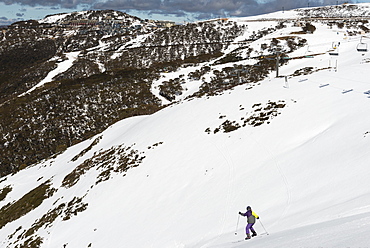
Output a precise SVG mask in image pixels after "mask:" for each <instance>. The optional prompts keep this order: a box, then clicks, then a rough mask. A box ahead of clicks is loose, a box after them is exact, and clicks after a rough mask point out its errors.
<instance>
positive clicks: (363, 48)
mask: <svg viewBox="0 0 370 248" xmlns="http://www.w3.org/2000/svg"><path fill="white" fill-rule="evenodd" d="M357 52H367V43H365V42H362V36H361V40H360V43H358V44H357Z"/></svg>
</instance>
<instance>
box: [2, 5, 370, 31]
mask: <svg viewBox="0 0 370 248" xmlns="http://www.w3.org/2000/svg"><path fill="white" fill-rule="evenodd" d="M343 2H352V3H365V2H370V0H352V1H345V0H340V1H337V0H0V25H5V24H10V23H12V22H15V21H19V20H29V19H41V18H43V17H45V16H46V15H49V14H56V13H66V12H73V11H80V10H89V9H114V10H120V11H123V12H126V13H129V14H131V15H136V16H138V17H140V18H143V19H145V18H150V19H158V20H173V21H176V22H183V21H196V20H204V19H210V18H214V17H237V16H250V15H257V14H263V13H268V12H273V11H277V10H282V9H283V8H284V9H285V10H288V9H293V8H300V7H313V6H319V5H333V4H341V3H343Z"/></svg>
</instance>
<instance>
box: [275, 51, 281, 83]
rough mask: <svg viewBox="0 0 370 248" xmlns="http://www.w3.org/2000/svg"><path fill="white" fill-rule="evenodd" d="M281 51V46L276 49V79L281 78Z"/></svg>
mask: <svg viewBox="0 0 370 248" xmlns="http://www.w3.org/2000/svg"><path fill="white" fill-rule="evenodd" d="M280 49H281V47H280V46H277V47H276V48H275V54H276V66H275V70H276V77H279V65H280Z"/></svg>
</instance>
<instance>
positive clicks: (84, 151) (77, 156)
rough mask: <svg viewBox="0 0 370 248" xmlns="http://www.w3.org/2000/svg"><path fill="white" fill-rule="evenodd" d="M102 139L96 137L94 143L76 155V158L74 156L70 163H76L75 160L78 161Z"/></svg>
mask: <svg viewBox="0 0 370 248" xmlns="http://www.w3.org/2000/svg"><path fill="white" fill-rule="evenodd" d="M102 138H103V136H99V137H97V138H96V139H94V141H93V142H92V143H91V144H90V145H89V146H88V147H87V148H85V149H83V150H82V151H81V152H80V153H79V154H77V155H76V156H74V157H73V158H72V160H71V161H73V162H74V161H76V160H77V159H79V158H80V157H82V156H84V155H85V154H86V153H87V152H89V151H90V150H91V149H92V148H93V147H94V146H96V145H97V144H98V143H99V141H100V140H101V139H102Z"/></svg>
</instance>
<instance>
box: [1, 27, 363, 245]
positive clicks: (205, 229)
mask: <svg viewBox="0 0 370 248" xmlns="http://www.w3.org/2000/svg"><path fill="white" fill-rule="evenodd" d="M256 25H257V24H256ZM258 25H261V24H258ZM317 28H318V29H317V32H315V33H314V34H312V35H311V36H309V35H303V36H307V37H305V38H307V40H308V44H309V45H311V44H312V46H310V47H309V49H308V47H307V46H306V47H304V48H301V50H297V51H295V55H296V56H301V55H302V54H305V53H306V52H307V50H309V51H310V52H312V54H316V53H321V52H323V51H324V53H323V54H321V55H317V56H314V58H305V59H299V60H291V61H290V62H289V63H288V64H287V65H284V66H282V67H281V68H280V75H282V76H287V81H285V78H284V77H282V78H275V77H274V75H275V73H274V72H272V73H271V76H270V77H268V78H266V79H265V80H263V81H261V82H260V83H259V84H257V85H255V86H253V87H252V88H251V89H250V88H249V87H247V86H246V85H242V86H238V87H236V88H234V89H233V90H231V91H227V92H225V93H224V94H222V95H218V96H212V97H203V98H197V99H192V100H182V101H179V102H178V103H175V104H172V105H170V106H168V107H166V108H164V109H162V110H161V111H159V112H157V113H155V114H153V115H150V116H139V117H133V118H129V119H126V120H122V121H120V122H118V123H116V124H114V125H112V126H111V127H109V128H108V129H107V130H106V131H104V132H103V133H102V134H100V135H98V136H96V137H94V138H92V139H90V140H87V141H85V142H82V143H80V144H77V145H75V146H73V147H70V148H69V149H67V150H66V151H65V152H64V153H62V154H60V155H59V156H57V157H55V158H51V159H49V160H46V161H43V162H42V163H40V164H37V165H34V166H33V167H30V168H27V169H25V170H22V171H21V172H19V173H17V174H15V175H12V176H7V177H6V180H3V181H2V182H1V183H0V188H4V187H5V186H7V185H11V186H12V188H13V190H12V191H11V192H10V193H9V194H8V195H7V197H6V198H5V199H4V200H3V201H1V206H4V205H5V204H7V203H10V202H12V201H13V200H16V199H19V198H20V197H22V196H23V195H24V194H25V193H27V192H28V191H29V190H30V189H32V188H34V187H36V186H38V185H40V184H41V183H42V182H45V181H47V180H51V182H52V186H53V187H54V188H57V189H58V190H57V191H56V192H55V193H54V195H53V196H52V197H51V198H49V199H46V200H44V202H43V203H42V205H40V206H39V207H38V208H36V209H34V210H33V211H31V212H30V213H29V214H27V215H25V216H23V217H21V218H19V219H18V220H16V221H13V222H11V223H9V224H7V225H6V226H4V227H3V228H2V229H1V230H0V240H2V241H1V243H0V247H15V245H14V242H15V240H16V236H17V235H20V234H22V233H23V232H24V230H27V229H28V228H30V227H31V226H32V225H33V223H34V222H35V220H36V219H40V218H41V217H42V216H43V215H44V214H45V213H46V212H47V211H48V210H49V209H53V208H55V207H56V206H57V205H58V204H60V203H62V202H66V203H67V202H70V201H71V200H72V199H73V198H74V197H76V196H77V197H82V199H83V200H82V201H83V202H85V203H88V205H87V209H86V210H85V211H82V212H79V213H76V215H75V216H73V217H72V218H71V219H69V220H62V216H59V217H58V218H57V219H56V220H55V221H53V222H52V223H51V224H49V225H44V226H43V227H42V228H40V229H39V230H38V231H37V232H36V233H35V235H38V236H40V237H42V239H43V243H42V245H41V247H68V248H81V247H158V248H163V247H171V248H172V247H179V248H180V247H181V248H185V247H202V248H206V247H219V248H228V247H247V246H248V247H254V248H255V247H264V248H272V247H369V244H370V238H369V237H368V235H367V234H368V233H369V232H370V187H369V186H370V183H369V176H370V172H369V161H370V149H369V148H370V117H369V114H368V113H369V112H370V98H369V94H365V92H367V91H369V90H370V82H369V80H368V78H367V75H368V70H369V68H370V67H369V60H370V53H369V52H367V53H358V52H357V51H356V45H357V44H358V41H359V36H358V37H353V38H351V39H349V38H347V37H345V36H344V35H342V34H338V33H337V32H336V30H329V29H327V28H326V27H317ZM274 35H278V34H274ZM266 39H269V37H266ZM334 40H335V41H337V40H338V41H340V42H341V45H340V54H339V56H330V55H329V54H328V53H327V51H328V50H329V49H330V48H331V42H332V41H334ZM259 42H260V41H259ZM245 63H248V61H245ZM304 67H313V68H314V69H315V72H314V73H312V74H308V75H301V76H294V77H293V76H291V75H292V74H293V73H294V72H295V71H296V70H298V69H301V68H304ZM334 67H335V68H334ZM194 70H195V68H194ZM177 73H183V72H177ZM166 76H167V77H169V78H170V77H173V76H175V75H172V74H167V75H166ZM156 83H160V82H156ZM193 83H195V84H196V86H198V84H197V82H191V81H188V82H187V83H186V84H187V85H185V86H186V87H188V88H189V89H190V90H191V91H193V90H194V89H193V88H192V84H193ZM269 102H280V103H284V104H285V107H284V108H281V109H279V111H278V112H279V113H280V114H277V115H276V116H275V117H274V118H272V119H270V120H269V124H267V123H264V124H262V125H261V126H257V127H254V126H250V125H246V126H245V127H241V128H239V129H237V130H235V131H233V132H229V133H223V132H217V133H213V132H211V133H209V134H208V133H207V132H205V130H206V129H207V128H209V129H210V130H214V129H216V128H217V127H219V126H220V125H221V124H222V123H223V122H224V121H225V120H230V121H235V122H237V123H240V124H242V123H243V120H245V119H246V118H247V117H250V116H252V115H253V113H255V112H256V107H255V104H259V103H261V106H262V107H265V106H267V104H268V103H269ZM99 137H101V138H99ZM94 140H98V142H97V143H96V144H95V145H92V144H93V141H94ZM122 145H124V146H126V147H132V149H135V150H137V151H139V152H140V154H143V155H144V156H145V158H144V159H143V162H142V163H141V164H140V165H139V166H137V167H133V168H130V169H129V170H128V171H127V172H125V173H124V174H121V173H112V174H111V176H110V179H109V180H108V181H104V182H102V183H99V184H95V182H96V179H97V177H98V174H99V168H98V167H94V168H92V169H90V170H87V171H86V173H85V174H83V175H82V176H81V177H80V180H79V181H78V182H77V183H76V184H75V185H73V186H72V187H69V188H68V187H62V183H63V180H64V178H65V176H66V175H67V174H69V173H70V172H71V171H73V170H74V168H76V166H78V165H80V164H82V163H83V162H84V161H86V160H87V159H89V158H91V157H93V156H94V155H96V154H99V153H101V152H102V151H105V150H108V149H110V148H112V147H113V148H114V147H118V146H122ZM89 147H90V148H89ZM87 148H89V149H87ZM84 149H87V150H86V153H81V151H83V150H84ZM78 154H82V155H81V156H79V157H78V158H77V159H73V158H75V157H76V155H78ZM114 156H117V157H118V156H119V154H115V155H114ZM112 163H113V164H117V163H118V162H117V161H116V162H112ZM56 202H57V203H58V204H56ZM248 205H250V206H252V208H253V209H254V211H255V212H257V214H259V215H260V217H261V218H260V221H261V222H258V223H256V225H255V229H256V231H257V232H258V233H259V234H260V235H259V236H257V237H255V238H253V239H252V240H249V241H242V240H243V238H244V237H245V235H244V227H245V220H244V219H242V218H240V220H239V222H238V212H239V211H245V207H246V206H248ZM261 223H262V224H263V226H262V225H261ZM237 224H238V225H237ZM19 227H21V228H20V229H19ZM264 228H266V230H265V229H264ZM15 230H18V231H15ZM266 231H267V232H268V234H269V235H267V233H266ZM13 233H15V234H16V235H13V236H12V237H10V236H9V235H10V234H13ZM235 233H237V235H235ZM238 241H240V242H238Z"/></svg>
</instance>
